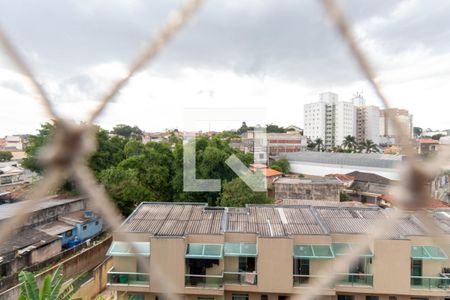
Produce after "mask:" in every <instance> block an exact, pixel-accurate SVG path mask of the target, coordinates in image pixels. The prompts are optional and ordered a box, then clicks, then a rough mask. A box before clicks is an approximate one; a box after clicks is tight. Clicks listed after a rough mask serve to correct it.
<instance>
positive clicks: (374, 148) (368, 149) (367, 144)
mask: <svg viewBox="0 0 450 300" xmlns="http://www.w3.org/2000/svg"><path fill="white" fill-rule="evenodd" d="M358 146H359V149H360V150H361V151H363V152H365V153H373V152H376V153H377V152H380V149H379V148H378V145H377V144H375V143H374V142H373V141H372V140H364V141H362V142H361V143H360V144H359V145H358Z"/></svg>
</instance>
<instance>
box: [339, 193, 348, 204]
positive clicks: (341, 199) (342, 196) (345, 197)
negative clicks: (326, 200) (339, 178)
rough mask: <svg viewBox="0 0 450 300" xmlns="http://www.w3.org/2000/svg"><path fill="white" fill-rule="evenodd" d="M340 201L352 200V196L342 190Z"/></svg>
mask: <svg viewBox="0 0 450 300" xmlns="http://www.w3.org/2000/svg"><path fill="white" fill-rule="evenodd" d="M339 201H340V202H346V201H350V197H349V196H348V195H347V194H346V193H343V192H340V193H339Z"/></svg>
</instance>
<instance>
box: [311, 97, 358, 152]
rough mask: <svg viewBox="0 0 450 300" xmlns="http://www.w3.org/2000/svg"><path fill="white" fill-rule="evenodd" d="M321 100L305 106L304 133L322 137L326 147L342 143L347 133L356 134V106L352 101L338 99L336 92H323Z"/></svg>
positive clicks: (315, 137)
mask: <svg viewBox="0 0 450 300" xmlns="http://www.w3.org/2000/svg"><path fill="white" fill-rule="evenodd" d="M319 98H320V100H319V102H315V103H309V104H305V106H304V117H305V118H304V135H305V136H306V137H308V138H310V139H311V140H315V139H317V138H320V139H322V141H323V142H324V145H325V147H327V148H331V147H334V146H337V145H340V144H341V143H342V141H343V140H344V138H345V137H346V136H347V135H351V136H354V135H355V133H356V131H355V121H356V120H355V118H356V114H355V107H354V105H353V103H352V102H350V101H349V102H345V101H338V95H337V94H334V93H329V92H327V93H322V94H320V95H319Z"/></svg>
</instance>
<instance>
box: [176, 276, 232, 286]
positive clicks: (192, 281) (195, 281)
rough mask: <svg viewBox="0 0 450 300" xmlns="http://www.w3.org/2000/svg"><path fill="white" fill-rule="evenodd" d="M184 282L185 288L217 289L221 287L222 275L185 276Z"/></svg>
mask: <svg viewBox="0 0 450 300" xmlns="http://www.w3.org/2000/svg"><path fill="white" fill-rule="evenodd" d="M184 280H185V286H186V287H197V288H217V289H218V288H221V287H222V286H223V274H222V275H197V274H186V275H184Z"/></svg>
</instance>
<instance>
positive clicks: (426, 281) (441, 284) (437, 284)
mask: <svg viewBox="0 0 450 300" xmlns="http://www.w3.org/2000/svg"><path fill="white" fill-rule="evenodd" d="M449 286H450V278H449V277H424V276H411V288H413V289H427V290H434V289H442V290H447V289H448V288H449Z"/></svg>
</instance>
